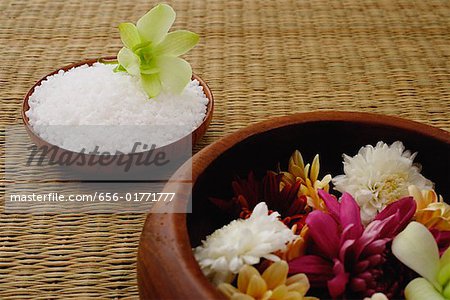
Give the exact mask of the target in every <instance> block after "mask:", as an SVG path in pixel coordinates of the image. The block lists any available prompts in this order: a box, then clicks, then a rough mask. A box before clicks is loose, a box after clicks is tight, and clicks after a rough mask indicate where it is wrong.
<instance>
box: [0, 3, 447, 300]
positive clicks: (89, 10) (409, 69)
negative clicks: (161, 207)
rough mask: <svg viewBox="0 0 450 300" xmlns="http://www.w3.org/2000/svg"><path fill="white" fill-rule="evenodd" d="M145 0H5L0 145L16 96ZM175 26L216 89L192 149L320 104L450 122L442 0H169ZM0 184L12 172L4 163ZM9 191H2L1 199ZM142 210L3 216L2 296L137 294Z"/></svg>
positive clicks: (104, 36) (104, 35)
mask: <svg viewBox="0 0 450 300" xmlns="http://www.w3.org/2000/svg"><path fill="white" fill-rule="evenodd" d="M153 4H155V3H151V1H150V2H149V1H148V0H139V1H137V0H129V1H125V0H122V1H117V0H102V1H92V0H71V1H58V0H48V1H47V0H2V1H1V2H0V20H1V21H0V45H2V47H0V61H1V63H0V101H1V110H0V126H1V127H0V128H1V132H0V143H1V146H2V148H1V152H0V154H1V159H2V161H1V162H2V163H4V143H5V137H4V135H5V128H6V126H7V125H11V124H20V123H21V119H20V104H21V99H22V97H23V96H24V95H25V94H26V92H27V91H28V89H29V88H30V87H31V86H32V85H33V83H34V82H35V81H37V80H38V79H40V77H42V76H43V75H45V74H47V73H49V72H50V71H53V70H54V69H56V68H58V67H60V66H64V65H67V64H69V63H72V62H77V61H80V60H82V59H84V58H93V57H99V56H109V55H115V54H116V52H117V51H118V50H119V49H120V46H121V42H120V39H119V35H118V32H117V30H116V27H117V25H118V23H119V22H121V21H135V20H137V19H138V18H139V17H140V16H141V15H142V14H143V13H144V12H146V11H147V10H148V9H149V8H150V7H151V6H152V5H153ZM171 4H172V5H173V7H174V8H175V10H176V11H177V13H178V19H177V21H176V25H175V27H176V28H187V29H190V30H192V31H194V32H197V33H199V34H200V35H201V37H202V39H201V43H200V45H199V46H197V47H196V48H195V49H194V50H193V51H192V52H191V53H190V54H189V55H187V59H188V60H189V61H190V62H191V64H192V66H193V68H194V71H195V72H196V73H197V74H199V75H200V76H201V77H203V78H204V79H205V80H206V81H207V82H208V84H209V85H210V87H211V89H212V91H213V93H214V95H215V99H216V110H215V112H214V119H213V121H212V124H211V127H210V129H209V131H208V133H207V134H206V136H205V138H204V139H203V141H202V142H201V143H200V144H199V145H198V146H197V147H196V150H198V149H200V148H202V147H203V146H205V145H207V144H209V143H211V142H213V141H215V140H217V139H218V138H219V137H221V136H223V135H224V134H226V133H230V132H233V131H235V130H236V129H239V128H242V127H244V126H246V125H248V124H249V123H254V122H257V121H261V120H264V119H267V118H270V117H273V116H279V115H285V114H289V113H294V112H304V111H311V110H321V109H335V110H353V111H370V112H377V113H383V114H388V115H396V116H400V117H404V118H407V119H412V120H416V121H419V122H423V123H427V124H431V125H434V126H437V127H440V128H443V129H445V130H450V28H449V26H450V23H449V22H448V20H449V19H450V2H449V1H448V0H442V1H439V0H433V1H411V0H401V1H398V0H380V1H360V0H339V1H325V0H314V1H300V0H298V1H296V0H278V1H272V0H265V1H250V0H246V1H243V0H228V1H223V0H213V1H203V0H198V1H191V0H182V1H173V2H172V3H171ZM0 185H1V187H0V188H1V189H2V191H4V186H5V177H4V174H2V181H1V184H0ZM3 201H4V193H2V202H3ZM144 219H145V215H144V214H129V215H127V214H113V215H111V214H106V215H87V214H86V215H83V214H71V215H67V214H66V215H49V216H36V215H24V214H0V299H31V298H33V299H41V298H42V299H67V298H69V297H70V296H73V298H94V297H95V298H97V299H103V298H132V299H134V298H137V296H138V291H137V286H136V275H135V266H136V259H135V253H136V249H137V245H138V238H139V234H140V231H141V228H142V225H143V221H144Z"/></svg>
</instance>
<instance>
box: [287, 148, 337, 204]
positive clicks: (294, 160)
mask: <svg viewBox="0 0 450 300" xmlns="http://www.w3.org/2000/svg"><path fill="white" fill-rule="evenodd" d="M319 171H320V161H319V155H318V154H317V155H316V156H315V157H314V160H313V162H312V164H311V165H310V164H307V165H306V166H305V163H304V161H303V157H302V154H301V153H300V151H298V150H295V152H294V153H293V154H292V156H291V158H290V159H289V166H288V172H282V174H283V178H282V184H290V185H295V184H296V182H300V189H299V191H298V196H305V197H306V198H307V199H308V205H309V206H311V207H313V208H315V209H323V207H324V204H323V201H322V199H321V198H320V197H319V195H318V193H317V191H318V190H319V189H321V190H325V191H326V192H328V190H329V188H330V185H329V184H330V182H331V175H330V174H327V175H325V177H323V178H322V179H321V180H319Z"/></svg>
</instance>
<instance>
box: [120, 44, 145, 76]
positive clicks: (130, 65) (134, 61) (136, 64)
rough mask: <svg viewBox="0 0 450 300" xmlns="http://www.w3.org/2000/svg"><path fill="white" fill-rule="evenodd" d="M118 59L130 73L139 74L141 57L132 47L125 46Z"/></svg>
mask: <svg viewBox="0 0 450 300" xmlns="http://www.w3.org/2000/svg"><path fill="white" fill-rule="evenodd" d="M117 59H118V61H119V64H120V65H121V66H122V67H123V68H125V70H127V72H128V73H130V74H131V75H133V76H139V75H140V73H141V71H140V64H141V60H140V58H139V57H138V56H137V55H136V54H134V53H133V51H131V50H130V49H128V48H126V47H123V48H122V49H121V50H120V51H119V54H118V55H117Z"/></svg>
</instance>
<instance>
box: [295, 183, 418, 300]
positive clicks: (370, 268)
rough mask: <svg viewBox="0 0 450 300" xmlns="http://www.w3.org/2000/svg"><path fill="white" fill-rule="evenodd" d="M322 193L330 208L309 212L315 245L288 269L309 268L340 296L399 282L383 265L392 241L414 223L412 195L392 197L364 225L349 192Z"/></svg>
mask: <svg viewBox="0 0 450 300" xmlns="http://www.w3.org/2000/svg"><path fill="white" fill-rule="evenodd" d="M319 195H320V197H321V198H322V199H323V200H324V202H325V205H326V207H327V209H328V213H326V212H322V211H318V210H316V211H313V212H311V213H310V214H309V215H308V217H307V218H306V224H307V225H308V228H309V234H310V239H311V247H310V249H309V251H308V253H307V255H305V256H301V257H298V258H296V259H294V260H292V261H291V262H290V263H289V273H290V274H297V273H305V274H306V275H307V276H308V279H309V280H310V282H311V285H312V286H313V287H321V288H323V287H327V288H328V292H329V295H330V296H331V297H332V298H335V299H336V298H339V297H344V296H346V295H351V297H365V296H371V295H372V294H373V293H375V292H385V293H386V292H389V289H390V286H392V285H395V283H392V284H389V283H388V284H387V283H386V282H385V281H384V280H385V279H386V277H390V276H388V275H389V274H384V272H385V270H386V268H384V266H383V264H384V263H385V262H386V260H387V259H388V257H391V256H390V255H389V251H390V250H389V248H388V247H387V244H388V243H389V242H391V241H392V239H393V238H394V237H395V236H396V235H397V234H398V233H399V232H400V231H401V230H403V229H404V227H406V225H407V224H408V223H409V221H410V219H411V218H412V216H413V215H414V213H415V210H416V203H415V201H414V200H413V199H412V198H411V197H408V198H403V199H401V200H398V201H396V202H393V203H392V204H390V205H388V206H387V207H386V208H385V209H384V210H383V211H381V212H380V213H379V214H378V215H377V217H376V218H375V220H374V221H372V222H371V223H369V225H368V226H367V227H366V228H364V227H363V225H362V223H361V218H360V211H359V206H358V204H357V203H356V201H355V200H354V199H353V197H352V196H351V195H350V194H347V193H345V194H344V195H343V196H342V198H341V202H340V203H339V202H338V201H337V199H336V198H334V197H333V196H331V195H330V194H328V193H326V192H324V191H319ZM387 285H389V287H388V286H387ZM397 285H398V284H397ZM392 293H393V292H391V293H388V294H392ZM388 294H386V295H388ZM388 297H389V295H388Z"/></svg>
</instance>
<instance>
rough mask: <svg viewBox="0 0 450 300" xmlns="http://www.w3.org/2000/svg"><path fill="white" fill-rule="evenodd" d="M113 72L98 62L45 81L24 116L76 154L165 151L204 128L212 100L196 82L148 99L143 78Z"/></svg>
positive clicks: (37, 129) (39, 131) (48, 137)
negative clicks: (144, 148)
mask: <svg viewBox="0 0 450 300" xmlns="http://www.w3.org/2000/svg"><path fill="white" fill-rule="evenodd" d="M114 67H115V66H114V65H105V64H100V63H96V64H94V65H93V66H87V65H84V66H80V67H77V68H73V69H71V70H69V71H67V72H64V71H59V72H58V73H57V74H55V75H53V76H49V77H47V78H46V80H44V81H43V82H42V83H41V85H40V86H38V87H36V89H35V91H34V92H33V94H32V95H31V96H30V98H29V105H30V109H29V110H28V111H27V112H26V115H27V116H28V118H29V120H30V125H31V126H32V128H33V130H34V131H35V132H36V133H37V134H38V135H39V136H41V137H42V138H43V139H45V140H46V141H48V142H50V143H51V144H55V145H58V146H60V147H62V148H65V149H69V150H73V151H80V150H81V149H83V148H85V149H89V148H94V147H95V146H99V147H100V151H102V150H103V151H109V152H115V151H122V152H130V151H131V149H132V146H133V143H134V142H137V141H139V142H146V143H149V144H156V145H157V146H163V145H166V144H169V143H171V142H174V141H176V140H178V139H180V138H183V137H184V136H186V135H188V134H190V133H191V132H192V131H193V130H194V129H195V128H197V127H198V126H199V125H200V124H201V123H202V121H203V119H204V117H205V114H206V105H207V104H208V98H206V96H205V94H204V93H203V88H202V86H200V85H199V82H198V81H197V80H193V81H191V82H190V83H189V84H188V86H187V87H186V88H185V90H184V91H183V92H182V93H181V94H180V95H173V94H167V93H161V94H159V95H158V96H157V97H155V98H154V99H149V98H148V97H147V95H146V94H145V92H144V91H143V89H142V87H141V86H140V83H139V79H137V78H135V77H133V76H130V75H129V74H127V73H123V72H119V73H115V72H113V69H114ZM60 125H62V126H60ZM85 125H89V126H85ZM94 125H95V126H94Z"/></svg>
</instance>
